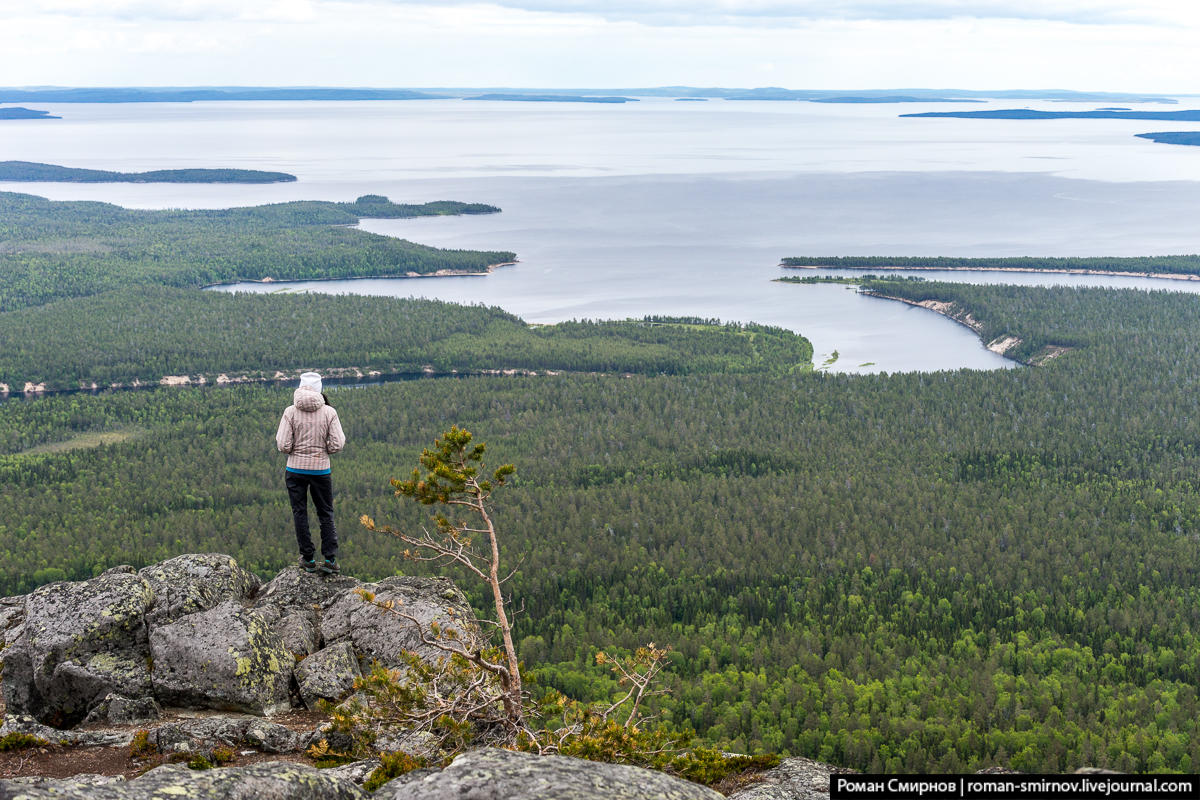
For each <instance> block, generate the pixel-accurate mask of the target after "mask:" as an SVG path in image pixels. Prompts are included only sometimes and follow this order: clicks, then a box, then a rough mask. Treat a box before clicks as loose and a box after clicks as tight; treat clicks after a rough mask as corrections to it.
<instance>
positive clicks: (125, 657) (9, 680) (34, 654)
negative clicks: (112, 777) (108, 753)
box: [3, 567, 154, 727]
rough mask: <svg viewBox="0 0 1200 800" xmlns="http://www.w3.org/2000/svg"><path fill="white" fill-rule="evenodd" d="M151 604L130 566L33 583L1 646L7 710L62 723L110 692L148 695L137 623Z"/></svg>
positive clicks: (141, 629)
mask: <svg viewBox="0 0 1200 800" xmlns="http://www.w3.org/2000/svg"><path fill="white" fill-rule="evenodd" d="M153 606H154V592H153V591H152V590H151V588H150V584H149V583H147V582H146V580H145V579H143V578H142V577H140V576H139V575H138V574H137V572H136V571H135V570H134V569H133V567H116V568H114V569H110V570H109V571H108V572H105V573H104V574H103V575H101V576H99V577H97V578H93V579H91V580H89V581H82V582H79V583H69V582H65V581H63V582H59V583H51V584H47V585H45V586H41V587H39V588H38V589H35V590H34V591H33V592H32V593H30V594H29V595H28V596H27V597H26V600H25V619H24V622H23V624H22V625H21V631H20V633H19V634H18V635H17V636H16V637H15V639H14V640H13V641H12V642H11V643H10V644H9V646H8V647H7V648H5V651H4V675H3V691H4V702H5V705H6V706H7V708H8V712H9V713H12V714H30V715H32V716H34V717H36V718H37V719H38V720H40V721H42V722H45V723H47V724H52V725H54V726H56V727H66V726H70V725H74V724H76V723H78V722H80V721H81V720H83V718H84V717H86V716H87V714H88V711H90V710H91V708H92V706H93V705H95V704H96V703H97V702H99V701H100V700H101V699H103V698H104V697H105V696H107V695H108V694H110V693H114V692H115V693H117V694H121V695H124V696H126V697H143V696H146V695H149V694H150V669H149V663H148V657H149V655H150V651H149V647H148V643H147V637H146V624H145V623H146V615H147V613H148V612H149V611H150V609H151V608H153Z"/></svg>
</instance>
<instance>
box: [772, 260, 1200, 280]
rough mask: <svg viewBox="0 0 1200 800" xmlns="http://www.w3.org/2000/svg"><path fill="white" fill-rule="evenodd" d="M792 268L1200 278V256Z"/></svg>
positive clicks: (799, 264)
mask: <svg viewBox="0 0 1200 800" xmlns="http://www.w3.org/2000/svg"><path fill="white" fill-rule="evenodd" d="M780 266H781V267H790V268H793V269H818V268H822V267H824V268H827V269H881V270H882V269H920V270H926V269H940V270H963V271H968V272H979V271H997V272H1061V273H1066V274H1077V275H1130V276H1137V277H1149V278H1175V279H1177V280H1200V255H1186V256H1137V257H1131V258H1122V257H1113V256H1103V257H1098V258H1035V257H1031V256H1022V257H1019V258H958V257H947V256H931V257H925V256H916V257H913V256H792V257H790V258H785V259H783V261H782V262H780Z"/></svg>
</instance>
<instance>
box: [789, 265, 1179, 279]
mask: <svg viewBox="0 0 1200 800" xmlns="http://www.w3.org/2000/svg"><path fill="white" fill-rule="evenodd" d="M779 266H780V267H782V268H783V269H839V270H841V269H853V270H863V271H864V272H867V271H871V270H876V269H894V270H898V271H900V272H1032V273H1042V272H1044V273H1046V274H1049V275H1116V276H1118V277H1121V278H1164V279H1166V280H1170V281H1200V275H1193V274H1191V273H1176V272H1113V271H1108V270H1103V269H1066V268H1063V269H1033V268H1032V267H1029V268H1025V267H888V266H878V267H840V266H830V265H826V266H820V265H808V264H806V265H803V266H791V265H789V264H784V263H782V262H781V263H780V264H779Z"/></svg>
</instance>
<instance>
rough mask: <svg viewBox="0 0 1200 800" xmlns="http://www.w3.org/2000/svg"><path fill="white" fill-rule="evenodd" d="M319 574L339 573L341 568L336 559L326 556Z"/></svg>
mask: <svg viewBox="0 0 1200 800" xmlns="http://www.w3.org/2000/svg"><path fill="white" fill-rule="evenodd" d="M321 574H322V575H341V574H342V568H341V567H339V566H338V564H337V562H336V561H334V560H333V559H330V558H327V559H325V563H324V564H322V565H321Z"/></svg>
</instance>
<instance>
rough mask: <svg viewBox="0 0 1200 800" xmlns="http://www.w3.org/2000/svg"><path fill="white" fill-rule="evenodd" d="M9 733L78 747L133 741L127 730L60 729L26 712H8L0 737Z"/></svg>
mask: <svg viewBox="0 0 1200 800" xmlns="http://www.w3.org/2000/svg"><path fill="white" fill-rule="evenodd" d="M10 733H23V734H25V735H27V736H36V737H38V738H39V739H45V740H46V741H47V742H50V743H51V744H71V745H77V746H80V747H123V746H125V745H127V744H129V743H130V742H131V741H133V733H131V732H129V731H60V730H59V729H58V728H51V727H50V726H48V725H43V724H42V723H40V722H38V721H37V720H35V719H34V718H33V717H31V716H29V715H28V714H22V715H20V716H18V715H15V714H10V715H8V716H7V717H5V718H4V724H3V725H0V738H3V737H5V736H8V735H9V734H10Z"/></svg>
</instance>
